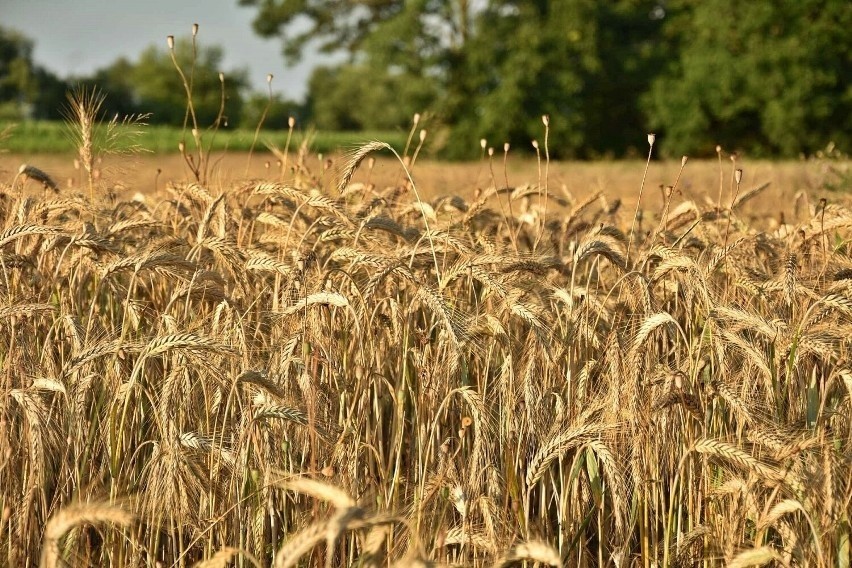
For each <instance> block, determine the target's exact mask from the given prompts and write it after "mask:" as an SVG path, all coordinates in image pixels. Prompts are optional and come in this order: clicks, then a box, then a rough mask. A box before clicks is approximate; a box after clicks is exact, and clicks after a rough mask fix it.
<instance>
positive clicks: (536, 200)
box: [0, 143, 852, 568]
mask: <svg viewBox="0 0 852 568" xmlns="http://www.w3.org/2000/svg"><path fill="white" fill-rule="evenodd" d="M382 152H384V155H387V148H386V147H385V146H384V145H382V144H379V143H372V144H367V145H365V146H363V147H361V148H359V149H357V150H356V151H355V152H354V153H352V154H351V155H349V156H347V158H346V160H345V163H344V164H343V168H342V170H341V171H336V172H335V173H334V175H331V174H328V175H320V173H318V172H317V171H316V170H315V169H312V168H310V167H309V165H308V162H307V160H308V157H307V155H306V154H304V153H302V154H300V155H299V156H295V155H294V157H293V162H292V163H291V164H290V165H289V167H288V169H287V170H286V172H284V173H285V174H286V175H284V176H283V177H279V176H278V175H277V173H275V174H274V175H269V176H266V177H255V178H252V179H243V180H239V181H233V182H228V183H209V182H208V183H199V182H166V181H165V180H163V181H162V184H163V189H162V191H161V193H159V194H156V195H148V196H137V197H136V198H133V197H132V196H131V195H129V194H128V195H116V194H114V193H111V192H110V191H109V190H108V188H107V186H105V185H103V184H100V183H98V182H95V180H93V178H92V176H91V172H90V173H89V179H88V182H89V183H88V184H83V185H82V186H80V187H77V188H71V189H67V188H63V189H59V188H58V187H57V190H58V191H56V192H54V191H51V189H50V186H51V185H58V184H54V183H53V181H52V180H51V179H50V178H49V176H46V175H45V174H44V172H42V171H41V170H39V169H38V168H32V167H30V168H21V171H20V174H19V175H17V176H15V177H14V179H12V180H9V182H7V183H5V184H4V185H3V186H2V188H0V189H2V197H0V271H2V272H0V346H2V347H0V361H2V364H0V373H2V377H0V381H2V383H0V384H2V387H0V401H2V402H0V446H1V447H2V455H0V508H2V526H0V559H2V560H0V564H5V565H8V566H36V565H41V566H49V567H56V566H66V565H70V566H109V567H131V566H132V567H136V566H151V567H154V566H164V567H166V566H197V567H207V568H211V567H225V566H275V567H277V568H284V567H288V566H303V567H314V566H317V567H332V566H334V567H338V566H358V567H370V566H375V567H380V566H399V567H415V566H417V567H420V566H469V567H481V566H483V567H484V566H510V565H518V566H547V565H549V566H615V567H618V568H622V567H624V568H626V567H629V566H637V567H642V568H650V567H652V566H723V565H727V566H757V565H777V566H820V567H821V566H826V567H829V566H832V567H833V566H836V567H847V566H849V554H850V542H849V538H850V499H852V467H850V460H852V438H850V436H852V424H850V416H852V408H850V406H852V367H850V364H849V349H850V339H852V258H850V254H849V252H850V250H849V246H850V245H849V236H850V234H852V232H850V227H852V209H849V208H847V207H845V206H844V205H842V203H840V202H838V203H834V202H832V203H826V202H825V201H821V200H816V199H814V198H809V196H808V195H807V194H805V193H799V194H797V195H796V198H795V203H794V206H795V207H794V210H795V215H789V216H788V217H787V219H786V220H785V221H784V223H782V224H779V223H777V222H776V223H774V224H772V225H771V226H770V225H767V224H759V223H758V224H755V223H753V222H752V221H753V219H752V218H751V216H750V215H749V214H747V213H746V211H747V208H748V205H749V200H751V199H752V198H759V197H760V193H761V192H762V191H764V190H765V189H766V188H765V185H763V184H761V183H755V184H754V185H751V184H746V183H744V182H743V179H742V178H741V177H740V175H741V174H736V173H735V172H729V173H730V175H726V176H725V178H724V180H723V183H722V184H721V185H719V186H718V187H716V186H711V187H706V188H695V187H693V188H692V194H694V195H697V194H699V192H701V194H702V195H706V196H707V197H706V198H704V199H687V198H686V197H685V196H684V195H683V194H682V193H680V192H678V191H677V190H678V184H679V182H678V181H677V179H672V180H671V181H670V183H671V184H672V185H673V188H672V189H671V190H668V191H667V192H666V193H665V194H664V195H663V197H662V198H661V199H659V200H658V201H657V203H656V204H655V205H654V207H653V208H646V207H643V206H642V204H641V203H639V202H638V201H637V194H634V195H633V196H631V197H629V198H625V199H624V200H619V199H614V198H612V196H610V195H607V193H606V192H601V191H589V192H585V193H584V194H578V197H573V196H565V195H563V194H560V193H559V192H558V191H555V190H554V188H550V187H549V181H548V178H547V176H545V177H535V178H533V179H530V180H527V181H528V182H529V183H525V184H519V185H510V186H505V184H501V183H500V175H499V170H498V174H497V175H496V176H493V177H491V178H490V181H491V183H488V182H487V180H488V179H489V178H487V177H483V178H482V179H485V180H486V183H485V186H484V187H485V189H484V190H482V191H478V192H477V193H476V194H474V193H472V192H468V191H467V190H468V188H458V191H457V192H456V193H453V188H449V190H447V191H443V192H440V191H438V192H434V191H433V192H431V193H430V195H436V196H435V197H430V198H429V199H426V200H424V199H423V198H422V197H423V194H422V188H418V184H417V179H416V176H413V177H408V176H407V175H404V172H405V170H404V169H402V167H400V168H399V170H398V172H399V173H398V174H397V179H398V183H395V184H391V185H388V186H383V185H375V184H371V183H366V182H363V181H357V180H358V179H361V178H359V177H358V175H357V173H358V171H359V168H360V169H363V168H364V167H366V166H367V164H368V162H369V161H370V160H371V159H372V158H373V156H375V155H378V154H380V153H382ZM405 161H406V160H403V162H405ZM408 163H410V162H408ZM685 167H686V168H688V167H689V165H688V164H686V165H685ZM726 167H727V166H726ZM353 175H354V176H355V177H353ZM679 175H680V174H678V177H679ZM641 178H642V171H641V169H637V171H636V172H635V179H636V187H637V189H638V188H639V187H640V183H639V181H640V179H641ZM43 185H46V186H47V187H43ZM645 189H646V191H650V190H647V188H645ZM462 190H463V191H462ZM717 192H718V195H717ZM645 199H646V200H647V199H648V196H647V195H646V196H645Z"/></svg>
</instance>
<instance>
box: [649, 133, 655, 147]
mask: <svg viewBox="0 0 852 568" xmlns="http://www.w3.org/2000/svg"><path fill="white" fill-rule="evenodd" d="M656 140H657V135H656V134H654V133H653V132H651V133H650V134H648V145H649V146H653V145H654V141H656Z"/></svg>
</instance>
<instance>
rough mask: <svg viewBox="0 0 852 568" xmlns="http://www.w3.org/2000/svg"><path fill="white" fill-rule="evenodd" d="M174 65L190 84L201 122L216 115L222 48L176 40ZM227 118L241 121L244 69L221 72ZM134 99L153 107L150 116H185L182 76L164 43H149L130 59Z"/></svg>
mask: <svg viewBox="0 0 852 568" xmlns="http://www.w3.org/2000/svg"><path fill="white" fill-rule="evenodd" d="M174 53H175V57H176V59H177V62H178V65H180V67H181V69H182V70H183V73H184V75H185V76H186V78H187V80H188V81H189V82H190V84H191V87H192V102H193V105H194V106H195V114H196V117H197V119H198V122H199V126H201V125H205V126H206V125H211V124H213V122H214V121H215V120H216V118H217V116H218V114H219V109H220V107H221V104H222V83H221V82H220V79H219V73H220V72H221V71H222V59H223V56H224V52H223V50H222V48H221V47H219V46H194V45H193V42H192V40H191V39H188V38H183V39H178V40H177V41H176V42H175V49H174ZM224 79H225V81H224V88H225V107H224V108H225V111H224V115H225V119H226V123H227V124H233V125H236V124H238V123H239V119H240V112H241V111H242V105H243V94H242V93H243V91H244V90H245V88H246V86H247V85H248V74H247V72H246V71H245V70H235V71H231V72H228V73H225V74H224ZM129 83H130V85H131V87H132V90H133V94H134V100H136V101H137V104H138V106H139V109H140V110H142V111H143V112H150V113H151V121H152V122H158V123H167V124H182V123H183V121H184V117H185V116H186V108H187V99H186V91H185V89H184V85H183V81H182V79H181V76H180V74H179V73H178V72H177V70H176V69H175V66H174V63H173V62H172V57H171V54H170V53H169V50H167V49H166V48H165V47H163V48H160V47H157V46H151V47H149V48H147V49H146V50H145V51H143V52H142V54H141V55H140V57H139V60H138V61H137V62H136V63H135V64H133V65H132V67H131V69H130V74H129Z"/></svg>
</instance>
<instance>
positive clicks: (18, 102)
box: [0, 27, 67, 119]
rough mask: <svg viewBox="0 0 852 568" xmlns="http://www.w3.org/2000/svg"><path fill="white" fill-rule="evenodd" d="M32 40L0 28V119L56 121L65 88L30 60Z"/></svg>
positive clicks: (62, 82) (64, 85) (10, 30)
mask: <svg viewBox="0 0 852 568" xmlns="http://www.w3.org/2000/svg"><path fill="white" fill-rule="evenodd" d="M33 45H34V44H33V41H32V40H31V39H29V38H27V37H26V36H24V35H23V34H21V33H20V32H17V31H15V30H12V29H7V28H3V27H0V117H4V118H10V119H19V118H57V117H58V116H59V113H60V107H61V106H62V100H63V98H64V93H65V91H66V89H67V86H66V84H65V82H64V81H62V80H60V79H59V78H57V77H56V76H55V75H54V74H52V73H50V72H49V71H47V70H46V69H44V68H42V67H40V66H38V65H36V64H35V63H34V61H33Z"/></svg>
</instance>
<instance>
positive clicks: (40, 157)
mask: <svg viewBox="0 0 852 568" xmlns="http://www.w3.org/2000/svg"><path fill="white" fill-rule="evenodd" d="M365 136H366V135H365ZM368 140H369V138H366V137H364V138H360V139H357V142H360V143H363V142H365V141H368ZM400 147H401V146H400ZM388 155H389V154H387V153H385V154H377V155H376V163H375V166H374V167H373V168H372V170H370V169H369V168H367V167H366V165H365V167H363V168H361V169H359V170H358V171H357V172H356V174H355V177H354V181H356V182H360V183H367V184H372V185H374V186H375V187H376V188H377V189H379V190H381V189H384V188H386V187H388V186H394V185H398V184H400V183H402V182H403V181H404V179H405V175H404V170H403V169H402V168H401V167H400V164H399V162H398V161H397V160H396V159H394V158H393V157H388ZM290 159H291V160H295V159H296V153H295V152H291V153H290ZM210 161H211V167H210V170H209V184H208V185H209V186H210V187H211V188H213V189H216V188H219V187H227V186H229V185H231V184H234V183H237V182H240V181H243V180H244V179H247V178H248V179H258V178H264V179H274V180H279V181H280V180H282V179H283V180H285V181H286V180H288V179H291V177H292V176H291V174H286V175H284V176H283V177H282V176H281V174H280V167H279V163H280V162H279V161H278V159H277V158H276V157H275V156H274V155H272V154H270V153H268V152H266V151H256V152H255V153H254V155H253V157H252V159H251V162H250V163H249V158H248V154H247V153H245V152H230V151H229V152H214V153H213V154H212V157H211V160H210ZM304 161H305V164H306V166H307V167H308V168H309V170H310V171H311V172H312V176H313V177H314V178H315V181H316V183H317V184H318V185H319V186H322V187H323V188H325V189H329V188H333V187H334V185H335V184H336V183H337V181H338V179H339V177H340V174H341V169H342V167H343V166H344V165H345V164H346V161H347V157H346V154H345V153H344V154H341V153H339V152H337V153H333V154H331V155H327V156H324V157H323V161H322V162H321V161H320V160H319V158H318V157H317V155H316V154H314V153H311V154H308V155H307V156H306V157H305V159H304ZM22 164H29V165H33V166H35V167H37V168H39V169H41V170H43V171H45V172H46V173H48V174H49V175H50V176H51V177H52V178H53V179H54V180H55V181H56V182H57V183H58V184H59V186H60V187H61V188H62V191H63V193H64V192H65V191H74V190H75V188H76V190H78V191H79V190H80V188H81V187H83V186H84V185H85V183H84V181H83V180H84V175H83V172H81V171H80V170H79V169H75V167H74V155H73V154H68V153H65V154H62V153H26V152H25V153H11V152H9V153H0V180H5V181H7V182H11V180H12V178H14V176H15V174H16V173H17V172H18V169H19V168H20V166H21V165H22ZM249 164H250V167H249ZM291 165H292V163H291ZM836 166H837V164H834V163H830V162H825V161H815V160H811V161H797V162H772V161H754V162H752V161H750V160H747V159H741V160H740V161H739V163H738V165H737V167H741V168H743V170H744V178H743V187H744V188H751V187H755V186H759V185H762V184H765V183H769V184H770V185H769V187H768V188H767V189H766V191H764V192H762V193H761V194H759V195H758V196H756V197H755V198H754V200H753V201H751V202H750V203H748V205H747V209H746V211H747V212H748V213H749V214H750V215H752V216H754V219H755V220H757V219H758V218H760V219H761V220H762V221H769V220H770V219H774V220H775V221H780V220H781V216H782V215H783V216H784V217H785V218H791V217H790V216H791V215H794V214H795V213H796V212H795V207H794V199H795V196H796V195H797V194H798V193H799V192H807V193H808V195H809V196H810V197H811V198H812V199H814V198H815V199H816V200H819V199H821V198H823V197H825V198H827V199H829V200H830V201H834V200H837V199H840V198H842V195H843V194H842V193H840V192H837V191H831V190H830V189H829V186H830V185H831V184H833V183H836V181H837V176H836V175H835V174H834V173H832V170H831V169H830V168H832V167H836ZM644 167H645V163H644V162H641V161H638V160H636V161H615V162H553V163H551V164H550V167H549V168H548V172H549V174H548V182H549V187H550V188H551V189H552V191H553V192H554V193H555V194H557V195H560V196H562V197H565V198H567V199H570V200H574V199H583V198H585V197H586V196H588V195H591V194H593V193H595V192H597V191H600V192H602V193H603V194H604V195H605V196H606V198H607V199H621V200H623V201H624V202H625V205H628V206H629V205H630V204H631V203H635V199H636V197H637V196H638V192H639V186H640V185H641V182H642V174H643V170H644ZM845 167H846V168H847V171H848V167H849V166H848V164H847V165H846V166H845ZM680 169H681V164H680V162H679V161H677V162H674V161H654V162H652V163H651V164H650V167H649V170H648V176H647V181H646V184H645V185H646V188H645V195H644V197H643V204H644V205H643V208H648V209H650V210H651V211H655V210H660V209H661V207H662V192H661V190H660V186H667V185H672V184H674V182H675V180H676V179H677V177H678V172H679V171H680ZM98 170H99V172H100V174H101V177H102V179H101V182H102V183H103V184H104V185H107V186H110V187H117V188H118V191H119V193H121V194H123V195H127V196H132V195H133V194H134V193H137V192H139V193H143V194H146V195H152V194H156V193H158V192H160V191H162V190H163V189H164V188H165V187H166V184H167V183H168V182H169V181H175V182H181V181H191V180H193V179H194V178H193V175H192V173H191V171H190V169H189V168H188V167H187V164H186V162H185V160H184V159H183V158H182V157H181V156H180V155H179V154H177V153H170V154H137V155H132V156H106V157H104V158H103V161H101V162H100V163H99V164H98ZM412 173H413V176H414V181H415V183H416V184H417V188H418V189H419V190H420V191H422V192H423V195H424V196H426V197H428V198H430V199H432V198H436V197H438V196H442V195H459V196H462V197H464V198H465V199H470V198H472V196H473V194H474V192H475V191H476V190H477V188H479V189H483V188H486V187H489V186H491V185H495V184H496V185H497V186H507V185H508V186H511V187H515V186H520V185H525V184H531V185H538V184H539V182H540V181H541V185H543V181H544V180H543V177H544V164H542V170H541V178H540V177H539V164H538V163H537V162H536V160H535V159H534V158H533V159H531V158H529V157H528V156H522V157H518V156H514V155H511V154H510V156H509V159H508V160H507V162H506V168H505V169H504V167H503V160H502V156H500V157H496V158H495V159H494V160H493V162H492V163H491V165H489V162H488V160H487V159H484V160H482V161H480V162H475V163H458V162H440V161H431V160H428V159H419V160H418V161H417V162H416V163H415V164H414V167H413V168H412ZM492 173H493V178H492ZM847 175H848V174H847ZM732 176H733V168H732V163H731V162H730V160H728V159H727V158H726V159H725V161H724V162H723V163H722V166H721V175H720V166H719V163H718V161H715V160H691V161H689V162H688V163H687V165H686V167H685V168H684V170H683V173H682V175H681V178H680V181H679V182H678V189H679V193H678V195H677V196H676V199H691V200H693V201H696V202H698V203H701V204H702V205H707V204H708V203H712V204H713V205H715V204H716V201H717V200H718V195H719V188H720V181H721V186H722V190H723V198H727V199H730V195H729V193H730V190H731V181H732Z"/></svg>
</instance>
